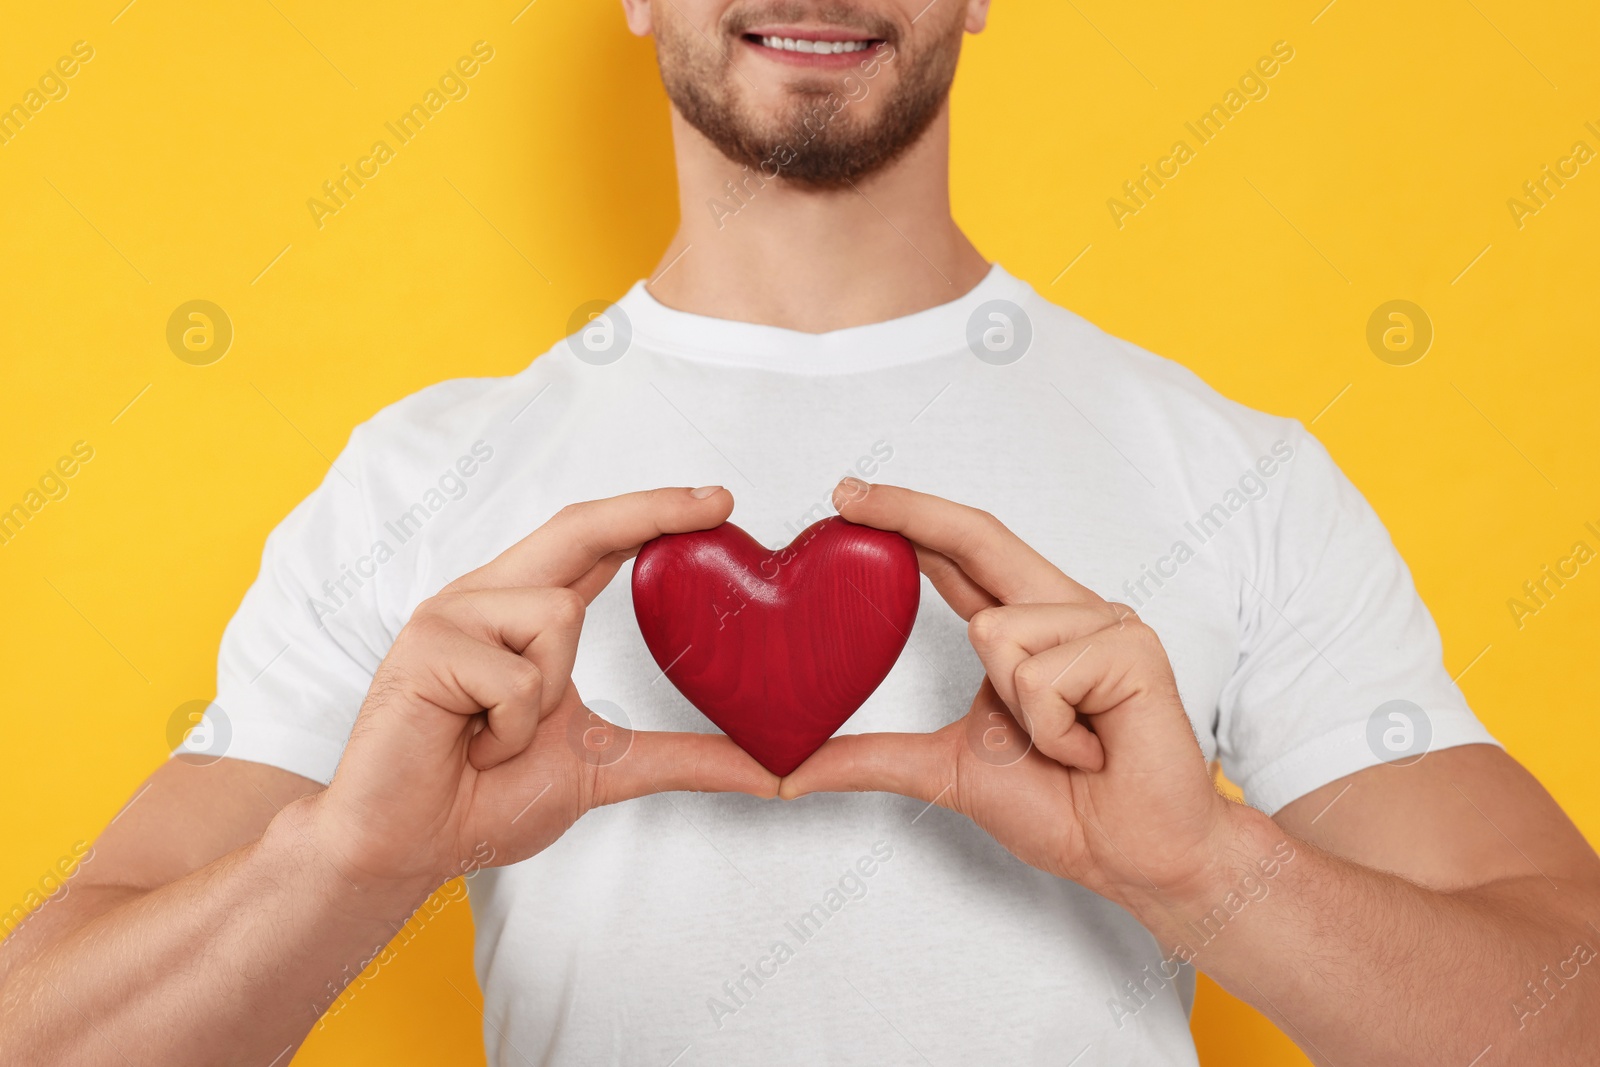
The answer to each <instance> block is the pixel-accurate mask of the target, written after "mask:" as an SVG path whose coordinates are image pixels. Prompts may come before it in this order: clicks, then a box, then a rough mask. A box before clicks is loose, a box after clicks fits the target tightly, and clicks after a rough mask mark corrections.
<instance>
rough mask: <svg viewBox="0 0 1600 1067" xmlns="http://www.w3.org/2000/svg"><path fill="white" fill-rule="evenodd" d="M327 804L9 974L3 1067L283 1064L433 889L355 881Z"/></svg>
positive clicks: (0, 998)
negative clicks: (326, 833)
mask: <svg viewBox="0 0 1600 1067" xmlns="http://www.w3.org/2000/svg"><path fill="white" fill-rule="evenodd" d="M315 804H316V799H315V798H312V799H308V800H304V801H299V802H296V803H295V804H291V805H289V806H288V807H286V808H284V810H283V811H282V812H281V813H280V814H279V815H278V816H277V817H276V818H275V819H274V820H273V821H272V823H271V824H270V825H269V826H268V828H267V830H266V832H265V833H264V834H263V835H262V837H261V839H260V840H259V841H257V842H255V843H253V844H251V845H247V846H246V847H244V848H241V849H239V850H238V851H236V852H233V853H230V854H229V855H227V856H224V857H222V858H221V859H219V860H217V861H215V862H214V863H211V864H209V865H207V866H206V867H203V868H201V869H199V870H197V871H195V872H194V873H193V874H191V875H189V876H188V877H185V878H183V879H180V880H178V881H176V882H173V883H171V884H169V885H166V886H163V887H161V888H159V889H156V890H152V891H150V892H147V893H142V894H140V895H138V896H136V897H134V898H132V899H127V900H125V901H124V902H122V903H119V904H116V905H115V906H112V907H110V908H109V909H108V910H106V911H105V912H104V913H103V914H100V915H97V916H95V917H94V918H92V919H90V920H88V921H87V922H83V923H82V924H81V925H79V926H77V927H76V928H74V929H71V930H70V931H68V932H65V933H64V934H63V935H62V936H60V937H59V938H57V939H55V940H53V941H50V942H49V943H48V944H47V945H46V946H45V947H43V948H40V949H38V950H37V951H36V952H35V954H33V955H32V956H31V958H29V959H27V960H25V961H23V962H21V963H18V964H16V965H15V966H13V967H11V968H10V972H9V974H8V975H7V978H6V981H5V984H4V986H3V987H0V1047H3V1048H4V1050H5V1052H4V1063H5V1064H6V1065H7V1067H9V1065H10V1064H13V1063H15V1064H22V1063H53V1064H101V1063H105V1064H118V1065H121V1064H125V1063H127V1062H130V1061H131V1062H136V1063H146V1062H150V1063H191V1062H204V1063H234V1062H239V1063H249V1064H253V1065H256V1067H259V1065H260V1064H265V1063H271V1062H279V1061H275V1057H278V1056H279V1055H280V1054H281V1053H282V1052H283V1051H284V1050H285V1049H286V1048H289V1047H291V1046H294V1045H298V1043H299V1042H300V1041H301V1039H302V1038H303V1037H304V1036H305V1034H306V1032H307V1030H309V1028H310V1027H311V1025H312V1024H313V1023H314V1022H315V1021H316V1019H317V1017H318V1015H319V1014H320V1013H321V1012H322V1011H323V1010H325V1009H326V1008H327V1007H328V1005H329V1003H330V1002H331V1001H332V999H333V997H334V996H336V995H337V993H338V990H339V989H342V988H343V986H344V985H345V983H346V982H348V981H349V979H350V978H351V977H353V976H354V975H355V974H356V973H358V972H359V971H360V970H361V967H362V965H363V963H364V961H366V960H368V959H370V958H371V957H372V956H373V955H374V954H375V953H376V951H377V950H378V948H379V947H381V946H382V945H384V944H387V943H388V942H389V940H390V939H391V938H392V937H393V936H394V934H395V931H396V930H397V929H399V927H400V926H401V925H402V924H403V923H404V922H405V920H406V918H407V917H408V916H409V915H410V914H411V913H412V911H414V910H415V909H416V907H417V906H418V905H419V904H421V903H422V901H423V900H424V899H426V897H427V894H428V892H429V891H430V890H431V889H432V888H433V887H432V886H422V885H413V886H405V887H400V886H391V885H383V886H379V885H358V884H355V883H354V882H352V881H351V880H350V876H349V875H348V874H346V873H344V872H341V871H340V870H339V869H337V868H336V867H335V866H333V865H332V864H331V863H330V862H329V861H328V859H326V858H325V855H324V853H325V851H326V850H323V849H319V846H318V843H317V837H316V831H315V825H314V818H313V815H314V811H315ZM23 951H28V949H27V948H26V947H24V949H23ZM330 983H331V985H330ZM283 1062H286V1061H283Z"/></svg>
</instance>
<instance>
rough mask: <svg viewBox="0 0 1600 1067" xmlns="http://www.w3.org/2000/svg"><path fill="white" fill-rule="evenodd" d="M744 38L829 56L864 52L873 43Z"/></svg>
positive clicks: (763, 43)
mask: <svg viewBox="0 0 1600 1067" xmlns="http://www.w3.org/2000/svg"><path fill="white" fill-rule="evenodd" d="M745 40H747V41H750V42H751V43H753V44H758V45H761V46H762V47H764V48H772V49H776V50H778V51H780V52H800V53H803V54H808V55H818V56H831V55H841V54H847V53H850V52H865V51H866V50H867V49H869V48H871V47H872V46H873V45H874V44H876V43H878V42H877V41H875V40H872V39H866V40H855V41H822V40H816V39H814V38H807V37H768V36H761V35H758V34H754V33H750V34H746V35H745Z"/></svg>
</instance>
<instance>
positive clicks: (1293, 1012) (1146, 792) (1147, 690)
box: [783, 481, 1600, 1067]
mask: <svg viewBox="0 0 1600 1067" xmlns="http://www.w3.org/2000/svg"><path fill="white" fill-rule="evenodd" d="M834 500H835V503H836V504H837V505H838V506H839V510H840V512H841V514H843V515H844V516H845V518H847V519H850V520H851V521H852V522H863V523H865V524H867V525H870V526H876V527H878V528H880V529H888V530H897V531H899V532H901V533H903V534H905V535H906V536H907V537H909V538H910V539H911V540H912V541H913V542H915V543H916V545H917V546H918V559H919V561H920V563H921V565H922V569H923V573H924V574H926V575H927V576H928V578H929V579H930V581H932V583H933V585H934V587H935V588H936V589H938V591H939V593H940V594H941V595H942V596H943V597H944V599H945V600H946V602H947V603H949V604H950V606H951V607H952V608H953V609H955V611H956V612H957V613H958V614H960V615H961V616H962V617H963V618H966V619H967V620H968V636H969V638H970V639H971V641H972V645H973V648H974V650H975V651H976V652H977V653H978V656H979V658H980V659H981V660H982V661H983V664H984V668H985V674H986V679H985V681H984V683H983V685H982V686H981V687H980V689H979V690H978V693H977V695H976V697H975V698H974V699H973V704H972V708H971V709H970V710H969V711H968V713H967V716H966V717H965V718H964V719H962V720H959V721H957V722H955V723H952V724H950V725H949V726H946V727H944V728H943V729H941V730H938V731H935V732H934V733H932V734H924V735H913V734H856V735H850V736H843V737H835V738H833V739H832V740H830V741H828V742H827V743H826V744H824V745H823V746H822V748H821V749H819V750H818V751H817V753H816V754H815V755H813V756H812V757H811V758H810V759H808V760H807V761H806V762H805V763H804V764H802V765H801V766H800V768H799V769H798V770H796V771H795V772H794V773H793V774H792V775H790V776H789V777H788V778H786V779H785V780H784V782H783V795H785V796H800V795H803V794H805V793H807V792H815V791H820V790H855V789H887V790H891V791H894V792H898V793H903V794H905V795H907V796H912V797H916V798H917V799H919V800H922V801H924V802H928V803H936V804H940V805H942V806H944V807H947V808H950V809H952V810H954V811H958V812H961V813H962V814H965V815H967V816H968V817H969V818H971V819H972V820H973V821H974V822H976V823H977V824H978V825H979V826H981V827H983V828H984V829H985V830H987V831H988V832H989V833H990V834H991V835H993V836H994V838H995V839H996V840H997V841H999V842H1000V843H1001V844H1003V845H1004V846H1005V847H1006V848H1008V849H1009V850H1010V851H1011V852H1012V854H1013V855H1015V856H1017V857H1018V858H1020V859H1022V860H1023V861H1024V862H1027V863H1030V864H1033V865H1034V866H1036V867H1038V868H1040V869H1041V870H1044V871H1048V872H1050V873H1052V874H1055V875H1058V876H1059V877H1062V878H1069V879H1071V880H1073V881H1075V882H1077V883H1079V884H1080V885H1084V886H1087V887H1088V888H1090V889H1092V890H1094V891H1095V892H1098V893H1100V894H1101V895H1102V896H1105V897H1107V898H1108V899H1111V900H1113V901H1116V902H1117V903H1119V904H1121V905H1122V906H1124V907H1125V908H1127V909H1128V911H1130V912H1131V913H1132V914H1134V915H1135V916H1137V917H1138V918H1139V920H1140V921H1141V922H1143V923H1144V925H1145V926H1146V927H1147V928H1148V929H1149V930H1150V931H1151V932H1152V933H1153V934H1155V936H1156V938H1157V939H1158V941H1159V943H1160V944H1161V945H1162V947H1163V949H1164V950H1165V952H1166V953H1168V954H1169V955H1168V960H1167V966H1166V967H1165V968H1164V970H1163V973H1162V974H1161V975H1144V976H1143V978H1144V980H1145V989H1146V990H1147V991H1149V992H1152V993H1153V992H1154V991H1155V990H1158V989H1159V988H1160V987H1161V986H1162V985H1164V984H1165V979H1168V978H1171V977H1173V976H1174V975H1175V974H1176V973H1177V969H1176V962H1177V961H1181V960H1192V961H1193V962H1194V963H1195V964H1196V965H1197V966H1198V967H1199V968H1200V969H1201V970H1203V971H1205V972H1206V973H1208V974H1210V975H1212V976H1213V977H1215V978H1216V979H1217V980H1218V981H1219V982H1221V984H1222V985H1223V986H1225V987H1226V988H1228V989H1229V990H1231V991H1233V992H1234V993H1236V994H1237V995H1239V996H1240V997H1242V998H1244V999H1245V1000H1247V1001H1249V1002H1251V1003H1252V1004H1255V1005H1256V1006H1257V1007H1259V1008H1260V1009H1261V1010H1262V1011H1264V1012H1265V1013H1267V1014H1268V1015H1269V1016H1270V1017H1272V1018H1273V1019H1274V1020H1275V1021H1276V1022H1277V1023H1278V1024H1279V1025H1280V1026H1281V1027H1283V1029H1284V1031H1285V1032H1286V1033H1287V1034H1289V1036H1290V1037H1292V1038H1293V1039H1294V1040H1295V1041H1296V1043H1298V1044H1299V1045H1300V1047H1301V1048H1302V1049H1304V1050H1305V1051H1306V1052H1307V1053H1308V1054H1309V1055H1311V1056H1312V1057H1313V1058H1315V1059H1316V1060H1317V1061H1318V1062H1320V1063H1322V1064H1337V1065H1339V1067H1349V1065H1353V1064H1359V1065H1366V1064H1383V1065H1384V1067H1403V1065H1413V1064H1416V1065H1421V1064H1444V1065H1456V1067H1494V1065H1496V1064H1525V1063H1537V1064H1541V1065H1544V1064H1580V1063H1593V1062H1594V1058H1595V1057H1594V1050H1595V1048H1596V1047H1597V1046H1600V957H1597V956H1596V953H1597V951H1600V858H1597V857H1596V856H1595V853H1594V851H1593V850H1592V849H1591V848H1590V847H1589V845H1588V844H1587V842H1585V841H1584V839H1583V836H1582V835H1581V834H1579V833H1578V831H1577V829H1576V828H1575V827H1574V826H1573V825H1572V823H1571V822H1570V821H1569V820H1568V819H1567V817H1566V816H1565V815H1564V814H1563V813H1562V812H1561V810H1560V808H1559V807H1558V806H1557V805H1556V803H1555V802H1554V801H1553V800H1552V799H1551V798H1550V796H1549V795H1548V794H1547V793H1546V792H1545V791H1544V790H1543V789H1542V788H1541V787H1540V786H1539V784H1538V782H1536V781H1535V780H1534V779H1533V778H1532V776H1530V775H1529V774H1528V773H1527V772H1526V771H1525V770H1523V769H1522V768H1521V767H1519V766H1518V765H1517V764H1516V762H1515V761H1513V760H1512V759H1511V758H1510V757H1509V756H1507V755H1506V754H1505V753H1504V752H1501V751H1500V750H1498V749H1496V748H1494V747H1492V746H1487V745H1465V746H1461V747H1458V748H1450V749H1445V750H1442V751H1439V752H1433V753H1430V754H1428V755H1426V756H1425V757H1424V758H1423V759H1422V760H1421V761H1419V762H1417V763H1416V764H1414V765H1413V766H1411V767H1408V768H1400V767H1394V766H1379V767H1374V768H1371V769H1369V770H1365V771H1361V772H1359V773H1357V774H1354V775H1351V776H1349V777H1348V778H1345V779H1343V780H1342V781H1338V782H1334V783H1332V784H1331V785H1329V786H1327V787H1326V788H1324V789H1320V790H1317V791H1315V792H1313V793H1311V794H1310V795H1308V796H1306V797H1303V798H1301V799H1300V800H1299V801H1297V802H1295V803H1293V804H1290V805H1289V806H1287V807H1286V808H1285V809H1284V810H1283V811H1282V812H1280V813H1279V814H1278V818H1277V821H1276V822H1274V821H1273V820H1272V819H1269V818H1267V817H1266V816H1265V815H1264V814H1262V813H1261V812H1259V811H1256V810H1254V809H1252V808H1247V807H1245V806H1243V805H1240V804H1235V803H1232V802H1231V801H1228V800H1226V799H1224V798H1222V797H1221V796H1220V795H1219V794H1218V793H1217V792H1216V790H1215V788H1214V786H1213V784H1212V782H1211V780H1210V777H1209V775H1208V774H1207V773H1206V767H1205V760H1204V757H1203V756H1202V754H1201V751H1200V746H1199V744H1198V743H1197V741H1196V738H1195V735H1194V727H1193V725H1192V724H1191V722H1190V720H1189V718H1188V715H1187V713H1186V711H1185V709H1184V706H1183V701H1182V698H1181V696H1180V695H1179V692H1178V687H1177V682H1176V679H1175V678H1174V676H1173V673H1172V668H1171V663H1170V662H1169V661H1168V659H1167V656H1166V650H1165V649H1164V648H1163V647H1162V644H1161V641H1160V638H1159V636H1158V635H1157V634H1156V633H1155V631H1154V630H1153V629H1151V627H1150V626H1149V625H1148V624H1146V623H1145V622H1144V621H1143V620H1141V619H1140V618H1139V617H1138V616H1137V614H1135V613H1134V612H1133V611H1132V610H1131V609H1129V608H1127V607H1126V606H1125V605H1118V604H1112V603H1108V602H1107V601H1105V600H1103V599H1102V598H1100V597H1099V596H1097V595H1096V594H1095V593H1094V592H1093V591H1092V590H1090V589H1087V588H1086V587H1084V586H1083V585H1081V584H1079V583H1077V582H1075V581H1073V580H1072V579H1071V578H1070V577H1068V576H1067V575H1065V574H1063V573H1062V572H1061V571H1060V569H1059V568H1057V567H1055V566H1054V565H1053V564H1052V563H1050V562H1049V561H1048V560H1046V559H1045V558H1044V557H1043V556H1041V555H1039V553H1037V552H1035V551H1034V550H1033V549H1032V548H1030V547H1029V546H1028V545H1026V544H1025V543H1023V542H1022V541H1021V539H1020V538H1018V537H1017V536H1016V535H1015V534H1014V533H1012V532H1011V531H1010V530H1009V529H1007V528H1006V527H1005V526H1004V525H1003V524H1002V523H1000V522H999V520H997V519H996V518H994V517H993V516H991V515H988V514H986V513H983V512H978V511H974V510H973V509H971V508H965V507H962V506H961V505H958V504H954V503H952V502H950V501H946V500H940V499H939V498H937V497H931V496H928V495H926V494H921V493H914V492H911V491H909V490H905V489H901V488H898V487H895V486H882V485H880V486H870V487H869V486H866V485H864V484H861V483H855V484H851V483H850V482H848V481H847V482H846V483H843V484H841V486H840V487H839V489H838V490H837V491H836V493H835V497H834ZM974 739H980V740H977V741H975V740H974ZM1347 786H1348V789H1347V788H1346V787H1347ZM1133 977H1134V980H1133V981H1130V982H1129V983H1128V985H1127V994H1128V997H1129V1001H1130V1005H1129V1007H1128V1008H1127V1013H1128V1014H1137V1010H1138V1008H1139V1007H1140V1006H1142V1003H1144V998H1140V997H1139V991H1138V989H1137V987H1138V986H1139V985H1140V984H1141V983H1140V981H1139V979H1138V977H1137V976H1133ZM1118 996H1119V997H1120V996H1121V990H1119V991H1118ZM1134 998H1139V1002H1138V1003H1133V999H1134ZM1115 1003H1116V1002H1113V1008H1112V1010H1113V1013H1114V1014H1116V1018H1117V1022H1118V1023H1119V1024H1121V1023H1123V1022H1124V1021H1125V1019H1124V1016H1123V1015H1121V1014H1117V1009H1116V1007H1115Z"/></svg>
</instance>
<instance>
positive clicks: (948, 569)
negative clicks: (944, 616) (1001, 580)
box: [915, 545, 1000, 619]
mask: <svg viewBox="0 0 1600 1067" xmlns="http://www.w3.org/2000/svg"><path fill="white" fill-rule="evenodd" d="M915 547H916V550H917V567H918V568H919V569H920V570H921V571H922V573H923V574H926V575H927V576H928V581H930V582H932V583H933V588H934V589H935V590H936V591H937V592H938V594H939V595H940V596H941V597H943V598H944V602H945V603H946V604H949V605H950V609H951V610H952V611H954V612H955V613H956V614H957V615H959V616H961V617H962V618H963V619H970V618H972V616H973V615H974V614H976V613H977V612H980V611H982V610H983V609H984V608H992V607H994V606H995V605H996V604H998V603H1000V601H998V600H996V599H995V598H994V597H992V596H990V595H989V592H988V590H986V589H984V588H983V586H981V585H979V584H978V583H977V582H975V581H973V580H972V579H971V578H970V577H968V575H967V572H966V571H964V570H962V569H961V568H960V567H958V566H956V565H955V563H954V561H952V560H951V559H950V557H949V556H946V555H942V554H941V553H938V552H935V551H934V550H933V549H931V548H923V547H922V546H921V545H916V546H915Z"/></svg>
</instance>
